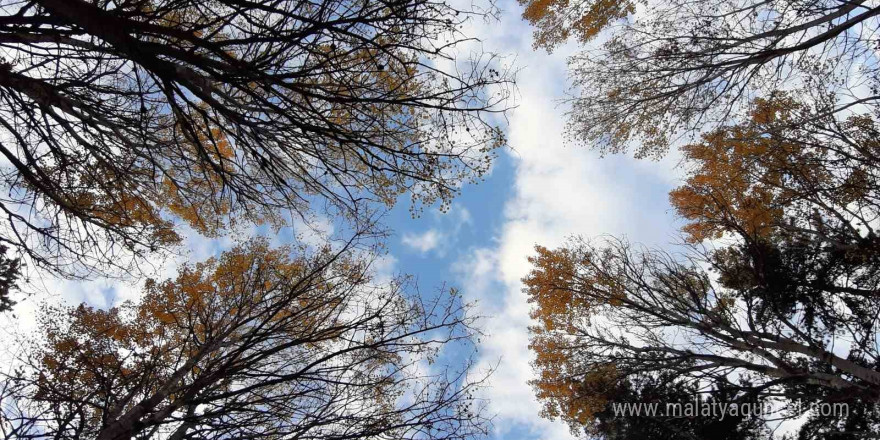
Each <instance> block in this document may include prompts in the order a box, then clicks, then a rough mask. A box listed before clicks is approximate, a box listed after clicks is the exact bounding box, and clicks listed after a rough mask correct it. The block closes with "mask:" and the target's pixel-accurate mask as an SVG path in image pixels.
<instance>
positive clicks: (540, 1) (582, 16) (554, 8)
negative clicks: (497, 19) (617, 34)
mask: <svg viewBox="0 0 880 440" xmlns="http://www.w3.org/2000/svg"><path fill="white" fill-rule="evenodd" d="M519 3H520V4H521V5H523V6H525V10H524V11H523V19H525V20H527V21H528V22H529V23H531V24H532V25H533V26H535V27H536V28H537V29H536V30H535V41H534V47H535V48H539V47H543V48H544V49H547V50H548V51H549V50H552V49H553V48H554V47H556V46H558V45H560V44H562V43H564V42H565V41H566V40H567V39H568V38H569V36H570V35H571V34H572V33H573V34H574V36H575V37H576V38H577V39H578V41H580V42H582V43H586V42H589V41H590V40H592V39H593V38H595V37H596V35H598V34H599V32H601V31H602V30H603V29H604V28H606V27H607V26H608V25H610V24H611V23H613V22H614V21H616V20H619V19H621V18H625V17H627V16H628V15H630V14H632V13H633V12H635V3H634V2H633V1H622V0H592V1H587V2H571V1H570V0H519Z"/></svg>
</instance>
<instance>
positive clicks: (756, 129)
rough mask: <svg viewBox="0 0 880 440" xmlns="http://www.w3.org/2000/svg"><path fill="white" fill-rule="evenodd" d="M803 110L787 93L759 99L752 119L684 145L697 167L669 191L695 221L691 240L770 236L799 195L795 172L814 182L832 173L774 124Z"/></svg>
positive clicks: (691, 225)
mask: <svg viewBox="0 0 880 440" xmlns="http://www.w3.org/2000/svg"><path fill="white" fill-rule="evenodd" d="M799 110H800V106H799V105H798V104H797V103H796V102H795V101H794V100H793V99H791V98H790V97H789V96H787V95H785V94H777V95H775V96H773V97H772V98H770V99H758V100H756V101H755V103H754V110H753V112H752V113H751V120H750V121H748V122H746V123H744V124H740V125H736V126H732V127H723V128H721V129H718V130H716V131H714V132H712V133H709V134H707V135H705V136H704V137H703V140H702V142H700V143H697V144H692V145H687V146H685V147H684V148H683V151H684V154H685V159H686V160H687V161H689V162H691V163H694V164H695V165H696V168H695V169H694V170H693V171H692V172H691V173H690V176H689V177H688V178H687V180H686V183H685V185H683V186H681V187H679V188H676V189H675V190H673V191H671V192H670V194H669V197H670V201H671V202H672V205H673V206H674V207H675V209H676V211H677V212H678V214H679V215H681V216H682V217H684V218H685V219H687V220H688V221H689V222H688V224H687V225H685V226H684V228H683V230H684V232H685V233H687V235H688V239H689V240H690V241H692V242H700V241H702V240H705V239H717V238H720V237H721V236H722V235H723V234H724V233H725V232H737V233H740V234H743V235H745V236H750V237H765V236H768V235H769V234H770V233H771V232H772V231H773V230H774V227H775V226H777V225H779V224H780V222H781V221H782V218H783V215H784V214H785V208H786V206H788V205H789V204H790V201H791V200H792V199H793V198H795V197H796V193H795V191H796V190H795V189H793V188H791V187H790V185H789V184H788V182H789V181H790V178H791V176H792V175H795V174H796V175H799V176H806V178H807V179H809V180H811V181H814V182H821V181H824V180H827V179H828V178H829V176H828V175H827V170H826V169H825V168H824V167H823V166H822V165H821V163H819V162H817V161H815V160H814V159H815V158H814V157H813V153H811V152H810V151H809V150H808V149H806V148H804V146H803V145H802V144H800V143H798V142H793V141H790V140H788V139H787V137H786V136H782V135H779V134H778V133H777V131H776V130H775V128H774V127H780V126H781V127H784V126H785V123H786V121H788V120H790V119H791V118H792V117H793V114H794V113H795V112H797V111H799ZM799 178H800V177H799Z"/></svg>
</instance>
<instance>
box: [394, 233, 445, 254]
mask: <svg viewBox="0 0 880 440" xmlns="http://www.w3.org/2000/svg"><path fill="white" fill-rule="evenodd" d="M441 237H442V234H440V232H439V231H437V230H436V229H434V228H431V229H428V230H427V231H425V232H423V233H421V234H413V233H409V232H407V233H405V234H403V237H402V238H401V239H400V242H401V243H403V244H404V245H406V246H408V247H410V248H412V249H415V250H417V251H419V252H421V253H423V254H425V253H428V252H429V251H431V250H434V249H436V248H437V246H439V245H440V238H441Z"/></svg>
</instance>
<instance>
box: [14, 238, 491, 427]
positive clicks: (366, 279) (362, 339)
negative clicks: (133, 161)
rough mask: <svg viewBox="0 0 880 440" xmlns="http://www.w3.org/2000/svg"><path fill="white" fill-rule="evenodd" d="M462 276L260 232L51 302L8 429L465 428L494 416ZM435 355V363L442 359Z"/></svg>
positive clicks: (29, 352) (20, 371)
mask: <svg viewBox="0 0 880 440" xmlns="http://www.w3.org/2000/svg"><path fill="white" fill-rule="evenodd" d="M466 309H467V307H466V306H465V305H463V304H462V303H461V299H460V298H459V297H458V296H457V295H456V294H455V293H454V292H447V293H444V294H441V295H438V296H437V298H436V300H431V301H428V300H426V299H424V298H421V297H419V296H418V295H417V294H413V293H412V292H411V290H410V286H409V285H408V282H407V281H406V279H397V280H394V281H392V282H390V283H386V282H379V281H376V280H373V279H372V277H371V275H370V260H369V259H368V258H365V257H358V256H357V254H356V253H353V252H352V251H351V250H347V249H343V250H342V251H331V250H330V249H329V248H324V249H321V250H318V251H307V250H305V249H300V248H290V247H286V248H270V247H269V246H268V245H267V243H266V242H265V241H262V240H253V241H251V242H249V243H248V244H246V245H243V246H240V247H237V248H234V249H232V250H229V251H227V252H225V253H224V254H223V255H222V256H221V257H219V258H216V259H209V260H207V261H204V262H200V263H196V264H190V265H186V266H184V267H182V268H181V269H180V271H179V273H178V275H177V277H176V278H173V279H168V280H165V281H152V280H151V281H149V282H147V283H146V286H145V288H144V294H143V297H142V298H141V299H139V300H138V301H135V302H128V303H125V304H123V305H121V306H119V307H114V308H111V309H108V310H101V309H95V308H93V307H90V306H88V305H86V304H83V305H80V306H78V307H61V306H56V307H50V308H48V309H47V310H46V311H45V313H44V314H43V316H42V324H43V325H42V326H41V331H42V332H43V335H44V338H43V339H39V338H38V339H35V342H33V343H32V344H30V345H29V346H28V347H27V349H26V350H24V351H23V352H24V353H25V354H24V355H23V359H21V361H22V364H21V365H20V366H19V368H17V369H16V371H15V373H14V374H12V375H10V376H7V377H4V378H3V379H4V380H3V381H2V386H0V390H2V395H0V405H2V422H0V430H2V433H3V436H4V438H20V439H52V438H54V439H58V438H62V439H101V440H117V439H129V438H169V439H176V440H182V439H196V438H198V439H223V438H305V439H309V438H315V439H340V440H341V439H356V438H375V439H385V438H387V439H392V438H393V439H425V438H428V439H465V438H472V436H474V435H480V434H481V433H484V430H485V429H486V423H487V419H486V418H485V416H484V414H483V408H482V407H483V404H482V402H481V401H480V400H479V399H478V398H477V397H475V396H474V395H473V392H474V391H475V390H476V389H477V387H479V386H480V382H479V380H477V381H474V379H475V376H474V375H471V376H470V377H466V376H467V375H468V364H469V362H468V360H467V356H464V357H463V359H464V360H463V361H461V362H460V363H458V364H434V362H435V361H437V354H438V350H439V349H440V348H441V347H443V346H444V345H446V344H457V345H458V346H459V347H460V349H462V350H467V347H469V346H471V345H470V344H471V337H472V336H473V335H474V330H473V328H472V323H473V319H474V318H473V317H472V316H468V315H467V313H466V311H467V310H466ZM432 364H433V365H432Z"/></svg>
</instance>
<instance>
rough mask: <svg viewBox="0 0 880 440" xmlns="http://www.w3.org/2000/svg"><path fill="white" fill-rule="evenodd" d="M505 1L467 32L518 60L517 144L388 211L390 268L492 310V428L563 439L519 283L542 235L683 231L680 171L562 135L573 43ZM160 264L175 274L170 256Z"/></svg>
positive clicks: (487, 344)
mask: <svg viewBox="0 0 880 440" xmlns="http://www.w3.org/2000/svg"><path fill="white" fill-rule="evenodd" d="M467 3H468V4H469V3H470V0H467ZM498 6H499V7H500V8H501V10H502V11H503V13H502V16H501V21H500V22H499V23H493V24H491V25H489V26H487V25H485V24H484V23H474V24H473V26H472V28H471V29H469V30H465V31H466V32H471V33H472V34H476V35H477V36H479V37H480V38H481V39H482V43H480V44H482V46H483V48H484V49H485V50H490V51H494V52H498V53H503V54H508V55H509V56H510V60H511V61H515V63H516V65H517V66H518V67H519V68H520V70H519V73H518V81H517V86H518V93H517V97H516V102H515V104H516V106H517V107H516V109H514V110H513V111H511V112H510V114H509V115H508V119H507V121H504V122H503V128H504V129H505V130H506V132H507V136H508V140H509V144H510V146H509V147H508V148H505V149H504V150H503V151H502V152H501V153H500V157H499V160H498V161H497V163H496V164H495V166H494V168H493V170H492V172H491V174H490V175H489V176H488V178H487V180H486V181H485V182H483V183H481V184H479V185H468V186H466V187H465V188H463V192H462V195H461V196H460V197H458V198H457V199H456V200H455V202H454V203H453V205H452V207H451V209H450V210H449V212H447V213H445V214H441V213H439V212H438V211H437V210H436V209H427V210H426V211H425V212H424V213H423V215H422V216H421V217H420V218H417V219H413V218H412V217H411V215H410V212H409V210H408V206H407V204H406V203H405V202H404V203H401V204H400V205H399V206H398V207H396V208H395V209H394V210H392V211H391V212H390V213H389V214H388V216H387V217H386V223H387V225H388V226H389V228H390V229H391V230H393V235H392V236H391V238H390V240H389V244H388V251H389V255H388V256H387V257H386V258H385V260H384V261H385V263H386V267H384V268H383V270H389V271H392V272H394V273H408V274H412V275H414V276H415V277H416V278H417V280H418V283H419V286H420V288H421V290H422V291H423V292H427V291H430V290H431V289H435V288H437V287H439V286H441V285H442V284H443V283H444V282H445V283H447V284H449V285H453V286H456V287H458V288H460V289H461V290H462V292H463V294H464V295H465V298H466V299H467V300H469V301H476V302H477V312H478V313H479V314H481V315H483V316H486V317H487V319H486V320H485V321H484V326H485V332H486V333H487V335H488V336H487V337H486V338H483V340H482V345H481V346H480V351H479V353H480V357H479V361H480V365H479V366H478V367H480V368H487V367H489V366H491V365H495V364H497V365H498V369H497V371H496V373H495V374H494V375H493V377H492V379H491V383H490V385H491V386H490V387H489V388H488V389H487V390H486V396H485V397H487V398H488V399H489V401H490V404H489V411H490V412H492V413H494V414H495V416H496V418H495V420H494V428H495V429H494V431H493V435H492V437H493V438H497V439H501V438H504V439H510V440H516V439H564V438H568V437H569V433H568V429H567V428H566V427H565V426H564V425H563V424H562V423H561V422H558V421H557V422H551V421H547V420H543V419H541V418H540V416H539V411H540V405H539V404H538V403H537V402H536V401H535V399H534V397H533V395H532V391H531V389H530V388H529V386H528V385H527V381H528V380H529V379H530V378H531V377H532V370H531V367H530V366H529V360H530V354H529V352H528V349H527V344H528V333H527V326H528V325H529V321H528V311H529V306H528V304H527V302H526V298H525V295H524V294H523V293H522V292H521V286H520V281H519V280H520V279H521V278H522V277H523V276H525V275H526V274H527V272H528V270H529V265H528V262H527V260H526V258H527V257H528V256H529V255H531V253H532V249H533V247H534V245H535V244H542V245H545V246H548V247H553V246H557V245H559V244H561V243H562V242H563V240H564V239H565V238H566V237H568V236H571V235H581V236H584V237H598V236H601V235H603V234H613V235H617V236H621V235H623V236H626V237H627V238H628V239H629V240H631V241H634V242H640V243H643V244H646V245H651V246H668V245H669V244H670V243H673V242H675V241H676V240H677V235H676V234H675V230H676V227H675V223H676V222H675V218H674V216H673V215H672V212H671V209H670V207H669V204H668V202H667V196H666V194H667V192H668V191H669V190H670V189H671V188H672V187H673V186H675V185H676V183H677V181H678V180H677V179H678V178H679V177H678V176H679V173H678V171H677V169H676V166H675V165H676V158H675V157H674V156H673V157H669V158H667V159H665V160H664V161H661V162H653V161H636V160H633V159H631V158H628V157H623V156H613V157H606V158H599V157H598V155H597V154H596V153H594V152H592V151H590V150H589V149H587V148H583V147H581V146H576V145H572V144H571V143H568V142H565V140H564V137H563V128H564V124H565V122H564V121H565V120H564V113H565V106H564V105H563V104H562V103H561V99H562V98H564V97H565V91H566V84H567V81H566V75H565V67H566V57H567V56H568V55H570V54H572V53H573V52H574V51H575V50H577V49H578V48H577V47H574V46H565V47H561V48H559V49H557V50H556V51H555V52H554V53H553V54H548V53H546V52H545V51H543V50H541V51H534V50H532V45H531V29H530V28H529V26H528V24H526V23H524V22H523V21H522V20H521V19H520V14H521V7H520V6H519V5H518V4H517V2H516V0H505V1H502V2H500V3H499V4H498ZM230 243H231V242H230V241H229V240H228V239H221V240H204V239H192V240H191V241H190V242H189V243H188V245H189V246H190V247H191V249H190V251H191V252H190V254H189V255H188V257H189V258H193V259H196V260H198V259H203V258H205V257H207V256H210V255H212V254H216V253H218V252H219V251H220V250H221V249H223V248H224V247H227V246H228V245H229V244H230ZM163 272H166V273H167V274H168V275H170V274H171V273H173V266H172V265H169V266H167V267H166V268H165V270H163ZM45 282H46V284H47V286H46V287H47V290H50V291H53V292H57V295H58V296H60V297H62V298H63V299H65V300H66V301H68V302H70V303H77V302H80V301H87V302H89V303H92V304H94V305H97V306H108V305H111V304H114V303H118V302H120V301H121V300H123V299H128V298H134V297H136V296H137V294H138V293H137V292H138V290H139V289H138V288H137V286H136V285H130V284H125V283H122V284H120V283H119V282H114V281H110V280H97V281H92V282H87V283H74V282H65V281H57V280H46V281H45ZM37 307H39V302H38V301H28V302H26V303H23V304H21V306H20V307H19V308H18V310H17V312H18V313H19V314H20V315H27V314H31V313H33V312H34V310H35V309H36V308H37ZM21 325H22V326H24V327H27V323H25V324H21Z"/></svg>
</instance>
